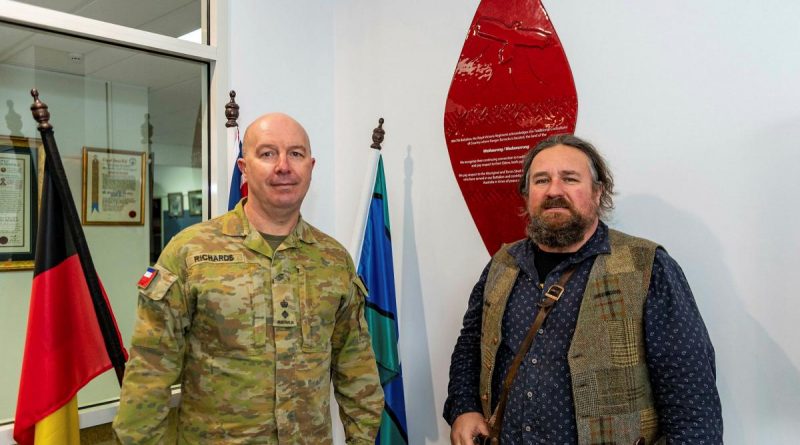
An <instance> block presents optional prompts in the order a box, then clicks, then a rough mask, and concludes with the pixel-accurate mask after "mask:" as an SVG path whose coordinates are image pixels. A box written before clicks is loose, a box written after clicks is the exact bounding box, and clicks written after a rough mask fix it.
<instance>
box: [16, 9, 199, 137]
mask: <svg viewBox="0 0 800 445" xmlns="http://www.w3.org/2000/svg"><path fill="white" fill-rule="evenodd" d="M20 3H27V4H30V5H34V6H40V7H45V8H48V9H54V10H58V11H61V12H66V13H70V14H75V15H79V16H82V17H87V18H92V19H96V20H102V21H104V22H110V23H114V24H118V25H123V26H128V27H131V28H136V29H140V30H144V31H150V32H154V33H158V34H162V35H168V36H171V37H179V36H182V35H184V34H187V33H189V32H191V31H193V30H196V29H198V28H199V27H200V1H199V0H137V1H129V0H24V1H21V2H20ZM0 64H8V65H15V66H21V67H26V68H35V69H37V70H46V71H52V72H59V73H65V74H73V75H77V76H85V77H90V78H93V79H99V80H105V81H109V82H119V83H124V84H128V85H137V86H142V87H146V88H147V89H148V96H149V108H150V122H151V124H152V125H153V127H154V131H153V144H154V146H156V145H172V146H175V145H182V146H186V145H188V146H191V145H192V141H193V140H194V133H195V126H196V121H197V115H198V110H199V108H200V96H201V92H202V90H201V88H202V84H201V79H202V72H203V70H204V69H205V65H204V64H200V63H196V62H188V61H185V60H180V59H176V58H171V57H165V56H159V55H155V54H152V53H146V52H143V51H136V50H131V49H127V48H119V47H114V46H111V45H105V44H100V43H96V42H91V41H86V40H81V39H78V38H72V37H65V36H62V35H57V34H49V33H44V32H40V31H29V30H27V29H24V28H21V27H17V26H12V25H7V24H0ZM137 125H138V124H137ZM154 148H155V147H154ZM189 148H191V147H189Z"/></svg>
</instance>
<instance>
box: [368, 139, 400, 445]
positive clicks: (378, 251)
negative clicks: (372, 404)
mask: <svg viewBox="0 0 800 445" xmlns="http://www.w3.org/2000/svg"><path fill="white" fill-rule="evenodd" d="M377 163H378V164H377V173H376V176H375V187H374V188H373V190H372V200H371V201H370V203H369V210H368V213H367V223H366V229H365V232H364V238H363V242H362V245H361V253H360V255H359V260H358V274H359V275H360V276H361V279H362V280H363V281H364V284H365V285H366V286H367V289H368V291H369V295H368V297H367V305H366V311H365V314H364V316H365V317H366V319H367V325H368V326H369V332H370V335H371V336H372V349H373V350H374V351H375V359H376V361H377V362H378V372H379V374H380V378H381V386H383V392H384V397H385V399H386V405H385V407H384V410H383V414H382V418H381V429H380V433H379V434H378V438H377V439H376V441H375V443H377V444H383V445H396V444H407V443H408V430H407V428H406V409H405V399H404V397H403V373H402V370H401V367H400V356H399V354H398V351H397V340H398V329H397V304H396V298H395V287H394V267H393V265H392V243H391V233H390V230H389V206H388V203H387V200H386V180H385V178H384V174H383V158H382V157H381V156H380V155H378V159H377Z"/></svg>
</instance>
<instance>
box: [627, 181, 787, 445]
mask: <svg viewBox="0 0 800 445" xmlns="http://www.w3.org/2000/svg"><path fill="white" fill-rule="evenodd" d="M614 221H619V222H620V224H614V226H615V227H618V228H619V229H620V230H623V231H627V232H628V233H631V234H633V235H639V234H641V235H643V236H645V237H647V235H646V234H644V233H642V232H641V231H639V232H637V231H636V230H633V229H635V228H644V227H646V228H648V229H647V232H648V233H675V234H680V235H679V236H680V238H678V236H677V235H676V239H679V243H677V244H675V243H674V241H673V245H671V246H670V245H667V246H664V247H665V248H666V249H667V251H668V252H671V253H672V254H673V257H676V256H675V253H677V252H680V257H676V259H678V262H679V263H682V264H681V266H682V267H683V268H685V272H688V273H687V274H686V275H687V276H689V277H693V278H689V284H690V285H691V287H692V291H693V293H694V297H695V300H696V301H697V304H698V306H699V307H700V311H701V313H702V315H703V319H704V320H705V323H706V326H707V328H708V330H709V334H710V336H711V340H712V342H713V344H714V349H715V351H716V364H717V387H718V389H719V392H720V398H721V399H722V413H723V419H724V431H725V443H727V444H733V445H735V444H752V443H781V444H790V443H796V440H797V433H798V426H797V413H798V412H800V371H798V369H796V368H795V367H794V365H793V363H792V362H791V360H789V358H788V357H787V355H786V353H785V352H784V350H783V349H782V348H781V346H780V345H779V344H777V343H775V341H773V340H772V339H771V338H770V336H769V333H768V332H767V331H766V330H765V329H764V328H763V327H762V325H761V324H760V323H759V322H758V321H757V320H755V319H754V318H753V317H752V316H751V315H750V314H749V313H748V311H747V309H746V308H747V305H746V304H745V303H746V302H747V303H751V304H753V301H754V304H757V305H763V304H770V305H772V306H773V308H772V309H771V310H772V311H780V310H781V309H780V305H779V302H780V300H781V298H791V296H789V295H771V294H770V288H769V286H765V287H764V294H762V295H752V296H748V298H747V299H746V300H747V301H745V299H744V298H743V296H742V295H737V289H736V287H735V286H734V284H733V276H732V273H731V271H730V270H729V269H728V268H727V267H726V265H725V264H724V263H723V258H722V257H721V253H722V252H723V251H724V249H723V246H722V245H721V243H720V241H719V239H718V238H717V237H716V236H715V233H714V231H713V229H712V228H711V227H708V226H706V225H705V224H704V223H703V222H702V221H701V220H699V219H698V218H696V217H695V216H693V215H691V214H689V213H686V212H685V211H682V210H680V209H678V208H675V207H673V206H671V205H670V204H667V203H666V202H664V201H662V200H661V199H660V198H657V197H654V196H648V195H633V196H629V197H626V198H624V199H621V200H619V201H618V202H617V210H616V211H615V217H614ZM634 222H635V223H634ZM654 241H656V242H658V241H660V240H658V239H656V240H654ZM729 250H730V249H729ZM743 254H744V255H748V253H746V252H743ZM689 265H692V267H694V268H697V267H701V268H702V269H701V270H690V267H689ZM753 279H756V278H755V277H753ZM765 284H766V283H765Z"/></svg>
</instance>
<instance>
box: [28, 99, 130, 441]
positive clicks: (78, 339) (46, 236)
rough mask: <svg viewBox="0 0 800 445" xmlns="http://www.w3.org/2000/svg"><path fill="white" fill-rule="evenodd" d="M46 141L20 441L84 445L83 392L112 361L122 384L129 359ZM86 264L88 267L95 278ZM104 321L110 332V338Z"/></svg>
mask: <svg viewBox="0 0 800 445" xmlns="http://www.w3.org/2000/svg"><path fill="white" fill-rule="evenodd" d="M37 101H38V98H37ZM40 128H41V127H40ZM49 131H50V135H49V137H50V138H51V139H52V129H50V130H49ZM43 141H44V144H45V145H46V147H45V149H46V150H47V159H46V161H45V174H44V179H43V187H42V188H43V190H42V196H41V206H40V211H39V224H38V232H37V236H36V256H35V267H34V272H33V285H32V289H31V299H30V307H29V312H28V331H27V335H26V338H25V352H24V356H23V359H22V375H21V378H20V387H19V395H18V399H17V411H16V416H15V421H14V439H15V440H16V441H17V442H18V443H19V444H21V445H30V444H34V443H35V444H37V445H40V444H59V445H71V444H77V443H79V440H80V439H79V430H78V404H77V393H78V390H80V389H81V388H82V387H83V386H84V385H86V384H87V383H88V382H89V381H90V380H92V379H93V378H95V377H96V376H98V375H99V374H101V373H103V372H105V371H106V370H108V369H111V368H112V367H113V365H112V360H111V358H110V355H112V354H113V356H114V358H115V361H118V362H119V363H120V365H121V368H122V369H118V370H117V372H118V376H121V373H122V372H124V371H123V369H124V361H125V360H127V352H126V351H125V349H124V348H123V347H122V340H121V338H120V335H119V329H117V325H116V321H115V320H114V318H113V314H111V310H110V306H109V303H108V298H107V296H106V294H105V290H103V288H102V285H101V284H100V283H99V280H97V276H96V274H95V272H94V266H92V262H91V258H88V261H86V259H84V261H81V259H80V258H79V255H78V253H77V251H78V250H80V249H77V247H76V245H77V243H78V242H82V243H83V245H82V246H81V248H83V247H85V239H83V240H81V241H78V240H76V239H75V238H74V235H75V233H77V234H79V235H80V236H81V237H83V230H82V228H81V227H80V221H79V220H77V211H76V210H75V205H74V203H73V202H72V200H71V199H70V201H69V202H68V203H67V202H64V201H63V200H62V196H70V192H69V186H68V185H67V184H66V179H65V176H63V166H61V160H60V157H59V156H58V155H57V149H56V148H55V146H54V145H53V147H52V149H53V150H55V155H52V156H51V151H50V148H48V147H47V144H48V139H47V137H46V136H45V134H44V132H43ZM53 144H54V142H53ZM53 164H58V166H55V165H53ZM57 170H58V171H59V172H60V173H61V174H62V175H61V176H59V175H57V174H56V172H57ZM59 177H60V178H62V179H61V180H60V179H58V178H59ZM62 180H63V181H64V183H62ZM59 188H61V190H59ZM70 206H71V209H70ZM75 225H77V226H75ZM76 227H77V230H76ZM86 252H88V249H87V250H86ZM82 263H83V264H87V263H88V265H89V266H90V267H91V269H92V270H91V273H89V274H87V273H86V270H85V269H84V266H83V265H82ZM87 277H91V280H92V281H93V282H94V283H95V285H92V286H90V285H89V284H88V283H89V281H88V280H90V278H87ZM90 288H93V289H95V290H97V291H98V292H96V293H95V292H92V291H91V290H90ZM99 320H103V321H104V322H105V324H103V325H105V326H107V327H108V328H107V329H105V330H103V329H102V328H101V327H100V326H101V323H102V322H101V321H99ZM103 331H105V332H103ZM110 331H113V332H110ZM104 334H105V337H104ZM109 340H110V341H109ZM107 344H111V346H109V347H108V349H107Z"/></svg>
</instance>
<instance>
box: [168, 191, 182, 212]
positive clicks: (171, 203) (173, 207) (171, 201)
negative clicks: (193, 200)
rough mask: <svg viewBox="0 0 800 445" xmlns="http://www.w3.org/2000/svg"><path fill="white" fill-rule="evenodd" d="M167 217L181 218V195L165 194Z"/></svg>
mask: <svg viewBox="0 0 800 445" xmlns="http://www.w3.org/2000/svg"><path fill="white" fill-rule="evenodd" d="M167 215H169V216H171V217H172V218H179V217H181V216H183V193H180V192H178V193H167Z"/></svg>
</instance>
